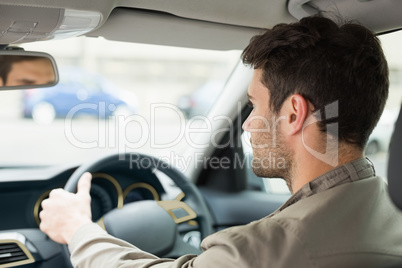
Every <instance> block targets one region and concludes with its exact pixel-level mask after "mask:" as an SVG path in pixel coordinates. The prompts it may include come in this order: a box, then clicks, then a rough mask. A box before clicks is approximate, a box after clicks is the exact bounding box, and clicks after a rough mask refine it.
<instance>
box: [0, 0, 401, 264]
mask: <svg viewBox="0 0 402 268" xmlns="http://www.w3.org/2000/svg"><path fill="white" fill-rule="evenodd" d="M401 10H402V2H401V1H394V0H381V1H380V0H352V1H350V0H349V1H346V0H288V1H275V0H255V1H249V2H245V1H225V0H215V1H195V0H187V1H183V0H170V1H160V0H148V1H139V0H130V1H128V0H96V1H95V0H87V1H80V0H70V1H61V0H0V79H1V80H0V82H1V83H0V95H1V98H0V99H1V100H2V105H0V130H1V132H2V133H3V136H2V139H1V141H0V148H1V149H0V151H1V154H0V212H1V213H2V216H1V219H2V220H1V221H0V267H20V266H21V267H37V268H47V267H72V264H71V262H70V253H69V251H68V248H67V246H65V245H60V244H57V243H56V242H54V241H52V240H51V239H50V238H49V237H47V236H46V235H45V234H44V233H43V232H41V231H40V229H39V224H40V219H39V212H40V211H41V209H42V208H41V202H42V201H43V200H44V199H46V198H47V197H48V195H49V192H50V191H51V190H52V189H55V188H64V189H65V190H68V191H70V192H75V191H76V188H77V182H78V180H79V178H80V176H81V175H82V174H83V173H84V172H86V171H89V172H91V173H92V174H93V181H92V186H91V199H92V202H91V209H92V219H93V221H94V222H97V223H98V224H99V225H100V226H101V227H102V228H104V229H105V230H106V231H107V232H108V233H110V234H111V235H113V236H116V237H118V238H121V239H123V240H125V241H127V242H129V243H132V244H133V245H136V246H138V247H139V248H141V249H143V250H146V251H148V252H151V253H153V254H155V255H157V256H160V257H169V258H177V257H179V256H182V255H184V254H200V253H201V252H202V251H201V249H200V243H201V240H202V239H203V238H205V237H206V236H208V235H209V234H212V233H214V232H217V231H220V230H223V229H226V228H228V227H232V226H237V225H244V224H247V223H250V222H252V221H255V220H258V219H261V218H263V217H265V216H267V215H269V214H271V213H273V212H274V211H275V210H276V209H278V208H279V207H280V206H281V205H282V204H283V203H284V202H285V201H286V200H287V199H288V198H289V197H290V196H291V194H290V192H289V191H288V189H287V187H286V184H285V182H284V181H283V180H281V179H265V178H258V177H256V176H255V175H254V174H253V172H252V166H251V159H252V148H251V145H250V142H249V133H247V132H244V131H243V130H242V127H241V126H242V124H243V122H244V121H245V119H246V118H247V116H248V115H249V113H250V112H251V107H249V106H247V88H248V84H249V82H250V80H251V77H252V71H253V70H251V69H250V68H249V67H247V66H244V65H243V63H242V62H241V60H240V54H241V51H242V49H244V48H245V47H246V46H247V44H248V43H249V40H250V38H252V37H253V36H254V35H257V34H260V33H262V32H263V31H264V29H267V28H271V27H273V26H274V25H276V24H278V23H291V22H295V21H297V20H299V19H301V18H303V17H306V16H310V15H314V14H318V13H321V14H323V15H324V16H329V17H331V18H334V19H335V20H353V21H357V22H359V23H360V24H362V25H364V26H366V27H368V28H369V29H371V30H372V31H374V32H376V33H377V34H378V37H379V39H380V40H381V42H382V44H383V49H384V52H385V54H386V57H387V60H388V63H389V66H390V96H389V100H388V103H387V105H386V108H385V109H386V110H387V113H388V114H390V116H388V115H387V117H388V118H392V119H390V120H388V121H387V124H386V125H383V126H380V123H379V126H378V131H377V132H376V135H377V136H376V139H378V140H379V141H381V144H382V146H381V148H378V150H375V152H374V153H369V152H367V156H368V157H369V158H370V159H371V161H372V162H373V163H374V165H375V167H376V172H377V174H378V175H380V176H382V177H383V178H384V180H386V181H387V182H388V185H389V193H390V197H391V199H392V200H393V201H394V203H395V205H396V206H397V207H399V208H400V209H401V210H402V194H401V191H402V182H401V180H400V174H401V173H402V170H401V165H400V163H399V162H400V159H402V155H401V154H402V150H401V148H402V115H401V114H400V113H399V110H400V106H401V99H402V56H401V55H402V54H401V53H400V47H401V45H402V31H401V30H402V16H401V15H402V14H401ZM7 57H9V58H10V59H12V60H10V62H16V63H12V64H17V63H19V61H16V60H14V58H16V57H19V58H21V57H28V58H29V57H31V58H35V60H34V61H35V62H36V61H37V59H36V57H39V58H43V59H46V60H47V63H48V64H49V66H51V68H50V69H49V70H48V71H47V75H50V76H49V77H50V78H46V79H45V80H41V82H32V81H30V82H27V81H25V80H24V81H23V82H20V83H19V84H18V83H17V84H7V83H9V82H10V81H11V80H10V78H9V77H8V78H7V80H6V79H5V78H4V77H3V76H2V72H3V69H4V68H5V67H3V66H2V65H4V66H5V65H6V64H5V63H3V62H6V61H7V59H8V58H7ZM13 57H14V58H13ZM19 60H20V59H19ZM1 61H3V62H1ZM28 61H31V60H28ZM12 66H17V65H12ZM10 68H11V70H13V69H12V68H14V67H10ZM15 68H16V67H15ZM66 68H70V69H71V68H72V70H73V71H68V72H67V73H69V74H68V79H70V80H74V78H75V75H74V73H77V72H78V73H81V74H82V73H84V76H87V77H91V79H87V81H86V80H85V79H84V78H81V76H80V75H78V74H77V75H76V76H77V79H78V77H79V76H80V82H79V84H77V85H74V84H73V83H71V88H74V89H73V90H74V91H73V92H74V93H73V94H71V98H74V101H73V100H72V101H71V104H67V103H69V100H68V98H67V97H66V95H61V94H58V93H59V92H57V90H58V88H57V83H58V82H59V81H63V79H65V77H67V76H64V73H65V72H66V71H65V70H67V69H66ZM362 68H364V66H362ZM33 69H35V70H44V67H39V65H37V66H35V67H33ZM70 69H69V70H70ZM10 73H11V71H10ZM90 73H96V75H97V76H99V77H102V79H99V80H97V81H95V82H96V85H99V86H96V90H93V91H102V90H103V89H102V88H109V92H110V94H103V95H102V96H98V97H97V98H96V100H95V99H94V98H92V95H91V94H92V93H91V92H90V91H88V90H85V87H86V86H88V87H91V86H92V85H93V84H95V82H94V81H93V80H95V78H92V77H95V76H94V75H92V74H91V75H90ZM71 74H73V75H71ZM96 79H98V78H96ZM208 81H219V82H218V84H219V85H222V86H221V87H222V88H220V89H219V92H217V93H216V94H215V93H214V94H213V96H214V98H210V99H209V100H208V101H209V103H207V104H205V105H208V109H205V107H197V108H194V110H193V111H195V110H197V111H204V112H203V113H199V114H193V115H192V116H191V117H189V116H188V115H186V114H187V113H188V112H189V111H188V110H186V112H184V111H183V110H181V109H180V103H179V102H180V100H183V99H184V98H183V96H190V95H191V94H192V93H194V92H200V90H202V88H204V87H205V85H206V84H207V82H208ZM106 84H107V85H106ZM92 87H95V86H92ZM206 90H208V88H206ZM217 90H218V89H217ZM206 92H208V91H206ZM197 94H198V93H197ZM207 94H209V93H207ZM112 95H113V99H112V97H111V96H112ZM201 95H202V94H201ZM47 96H51V98H50V97H47ZM215 96H216V97H215ZM69 98H70V97H69ZM91 98H92V99H91ZM204 98H205V97H204ZM53 99H54V100H56V101H55V102H53ZM205 99H208V98H205ZM186 101H187V100H186ZM204 102H205V101H204V100H203V102H200V103H199V104H198V105H204V104H203V103H204ZM28 103H29V105H30V106H29V107H28ZM121 104H124V105H121ZM194 105H196V104H194ZM61 106H63V108H62V109H64V111H65V112H64V113H63V114H62V115H60V114H59V115H58V114H57V111H58V108H60V107H61ZM186 107H187V108H186V109H188V107H190V106H186ZM28 109H29V113H28ZM35 109H36V110H35ZM35 111H36V114H35ZM190 113H191V112H190ZM398 114H399V117H398V116H397V115H398ZM27 115H28V116H27ZM389 122H390V123H389ZM380 127H381V128H382V129H381V130H380ZM391 133H393V135H392V138H390V137H389V135H390V134H391ZM387 135H388V136H387ZM382 139H384V141H385V142H382ZM370 152H371V151H370Z"/></svg>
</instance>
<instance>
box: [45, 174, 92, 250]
mask: <svg viewBox="0 0 402 268" xmlns="http://www.w3.org/2000/svg"><path fill="white" fill-rule="evenodd" d="M91 179H92V176H91V173H88V172H86V173H84V174H83V175H82V176H81V178H80V180H79V181H78V185H77V188H78V190H77V193H76V194H73V193H69V192H67V191H65V190H63V189H55V190H52V191H51V192H50V194H49V198H48V199H45V200H43V202H42V208H43V210H42V211H41V212H40V213H39V217H40V219H41V224H40V229H41V230H42V231H43V232H44V233H46V234H47V235H48V236H49V237H50V238H51V239H53V240H54V241H56V242H58V243H61V244H68V243H69V242H70V240H71V238H72V236H73V235H74V233H75V232H76V231H77V230H78V229H79V228H80V227H81V226H82V225H84V224H87V223H90V222H92V220H91V218H92V216H91V196H90V194H89V191H90V189H91Z"/></svg>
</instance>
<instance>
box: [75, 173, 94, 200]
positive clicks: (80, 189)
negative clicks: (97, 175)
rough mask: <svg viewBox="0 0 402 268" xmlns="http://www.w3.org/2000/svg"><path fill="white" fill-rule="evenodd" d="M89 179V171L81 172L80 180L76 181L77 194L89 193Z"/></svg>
mask: <svg viewBox="0 0 402 268" xmlns="http://www.w3.org/2000/svg"><path fill="white" fill-rule="evenodd" d="M91 180H92V175H91V173H89V172H85V173H84V174H82V176H81V178H80V180H79V181H78V185H77V194H85V195H89V191H90V190H91Z"/></svg>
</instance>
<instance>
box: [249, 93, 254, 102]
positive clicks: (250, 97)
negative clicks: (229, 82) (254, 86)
mask: <svg viewBox="0 0 402 268" xmlns="http://www.w3.org/2000/svg"><path fill="white" fill-rule="evenodd" d="M247 98H248V99H249V100H251V99H254V97H253V96H251V95H250V94H249V93H248V92H247Z"/></svg>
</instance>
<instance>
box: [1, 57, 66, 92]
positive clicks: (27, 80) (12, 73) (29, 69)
mask: <svg viewBox="0 0 402 268" xmlns="http://www.w3.org/2000/svg"><path fill="white" fill-rule="evenodd" d="M58 81H59V74H58V71H57V67H56V62H55V60H54V59H53V57H52V56H50V55H49V54H46V53H42V52H30V51H24V50H0V90H6V89H27V88H39V87H51V86H54V85H56V84H57V82H58Z"/></svg>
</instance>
